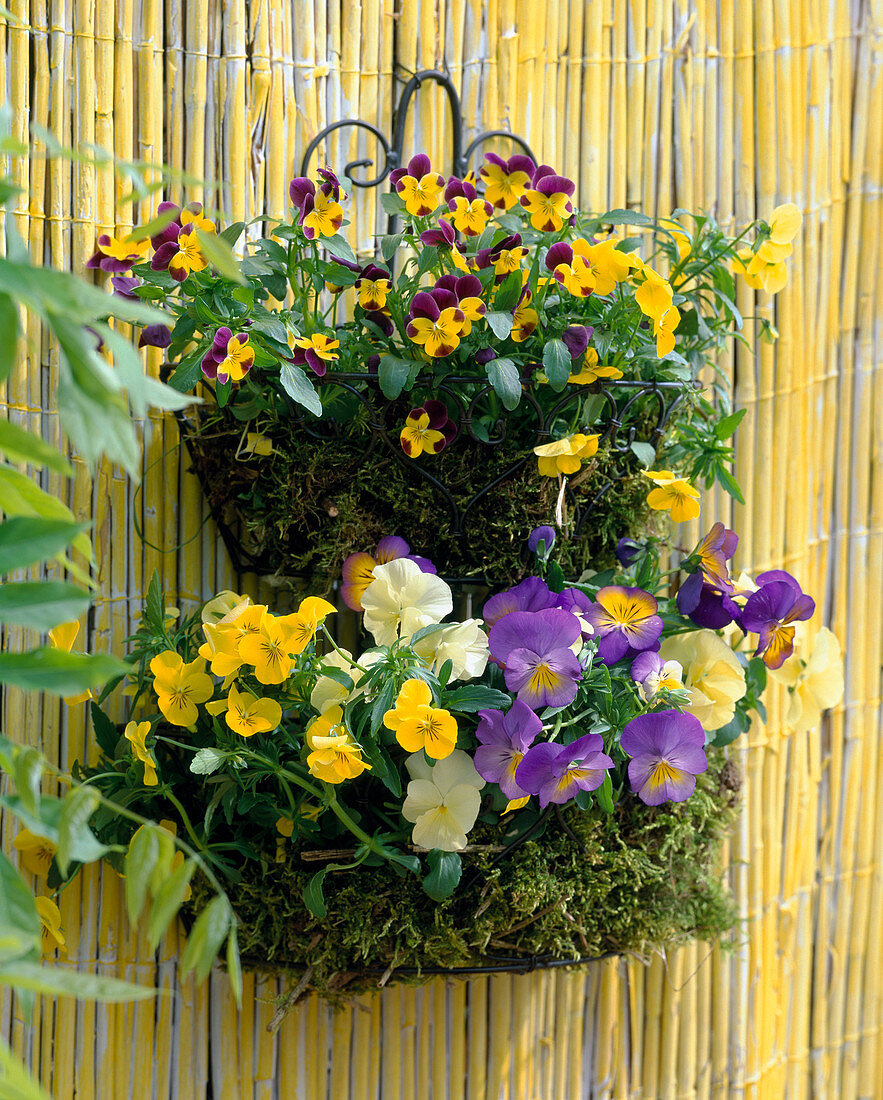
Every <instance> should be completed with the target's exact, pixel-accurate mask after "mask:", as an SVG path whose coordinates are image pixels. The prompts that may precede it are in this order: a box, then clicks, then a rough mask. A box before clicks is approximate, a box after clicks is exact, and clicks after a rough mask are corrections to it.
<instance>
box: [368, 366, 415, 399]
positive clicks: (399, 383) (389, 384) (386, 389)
mask: <svg viewBox="0 0 883 1100" xmlns="http://www.w3.org/2000/svg"><path fill="white" fill-rule="evenodd" d="M416 365H417V366H419V364H416ZM414 366H415V361H414V360H413V359H400V358H399V357H398V356H396V355H384V356H383V357H382V359H381V360H380V366H379V368H378V370H377V380H378V382H379V383H380V389H381V391H382V393H383V396H384V397H386V398H388V399H389V400H390V401H394V400H395V399H396V398H397V397H398V396H399V394H400V393H401V392H402V390H403V389H404V388H405V386H406V385H407V383H408V379H409V378H410V376H411V371H412V370H413V369H414Z"/></svg>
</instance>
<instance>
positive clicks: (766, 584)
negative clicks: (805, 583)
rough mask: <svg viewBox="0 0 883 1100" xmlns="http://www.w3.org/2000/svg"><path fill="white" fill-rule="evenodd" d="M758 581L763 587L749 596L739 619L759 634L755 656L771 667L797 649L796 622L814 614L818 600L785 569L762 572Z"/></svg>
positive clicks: (752, 631)
mask: <svg viewBox="0 0 883 1100" xmlns="http://www.w3.org/2000/svg"><path fill="white" fill-rule="evenodd" d="M757 583H758V584H759V585H760V586H761V587H760V588H759V589H758V590H757V592H752V594H751V595H750V596H749V597H748V599H747V600H746V602H745V606H744V607H743V608H742V614H741V616H740V620H739V622H740V625H741V627H742V629H743V630H744V631H745V632H746V633H749V634H757V635H758V639H757V649H756V650H755V651H754V656H755V657H761V658H762V659H763V663H764V664H765V665H766V666H767V668H781V666H782V665H783V664H784V662H785V661H786V660H787V659H788V658H789V657H790V656H791V654H792V653H793V652H794V623H798V622H804V621H805V620H806V619H810V618H812V616H813V613H814V612H815V609H816V605H815V601H814V600H813V599H812V598H811V597H810V596H807V595H806V593H804V592H803V591H802V590H801V588H800V585H799V584H798V583H797V581H796V580H795V579H794V578H793V577H792V576H791V574H790V573H786V572H785V570H784V569H772V570H769V571H768V572H766V573H761V574H759V576H758V577H757Z"/></svg>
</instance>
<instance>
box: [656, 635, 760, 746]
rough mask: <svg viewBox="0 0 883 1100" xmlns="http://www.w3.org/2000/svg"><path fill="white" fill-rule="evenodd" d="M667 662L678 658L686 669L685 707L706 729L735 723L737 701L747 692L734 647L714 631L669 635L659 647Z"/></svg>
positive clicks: (663, 658) (662, 656)
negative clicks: (688, 694) (688, 696)
mask: <svg viewBox="0 0 883 1100" xmlns="http://www.w3.org/2000/svg"><path fill="white" fill-rule="evenodd" d="M659 656H660V657H661V658H662V660H663V661H677V662H678V663H679V664H680V665H681V667H682V668H683V670H684V687H685V688H687V690H688V691H689V692H690V705H689V706H688V707H685V708H684V709H685V710H686V712H687V713H688V714H692V715H693V717H694V718H697V719H698V720H699V723H700V724H701V726H702V728H703V729H705V730H709V731H711V730H719V729H720V728H721V727H722V726H725V725H726V724H727V723H728V722H732V720H733V717H734V715H735V713H736V702H737V700H739V699H741V698H742V696H743V695H744V694H745V673H744V671H743V669H742V666H741V665H740V664H739V660H738V658H737V657H736V655H735V653H733V651H732V649H730V647H729V646H728V645H727V644H726V642H723V641H721V639H720V638H719V637H718V636H717V634H715V632H714V631H713V630H697V631H696V632H695V633H691V634H676V635H675V636H674V637H673V638H666V640H665V641H664V642H663V643H662V646H661V647H660V649H659Z"/></svg>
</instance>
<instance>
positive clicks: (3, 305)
mask: <svg viewBox="0 0 883 1100" xmlns="http://www.w3.org/2000/svg"><path fill="white" fill-rule="evenodd" d="M18 329H19V321H18V309H17V308H16V305H15V302H13V300H12V298H11V297H10V296H9V295H8V294H0V332H2V333H3V339H2V341H0V382H3V381H5V380H6V379H7V378H8V377H9V375H10V374H11V373H12V370H13V368H14V367H15V363H16V356H17V353H18Z"/></svg>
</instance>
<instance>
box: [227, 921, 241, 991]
mask: <svg viewBox="0 0 883 1100" xmlns="http://www.w3.org/2000/svg"><path fill="white" fill-rule="evenodd" d="M227 977H228V978H229V979H230V988H231V989H232V990H233V996H234V998H235V1000H236V1004H237V1005H238V1006H239V1007H240V1008H241V1007H242V963H241V961H240V959H239V940H238V939H237V936H236V926H235V925H234V926H233V927H232V928H231V929H230V935H229V936H228V937H227Z"/></svg>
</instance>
